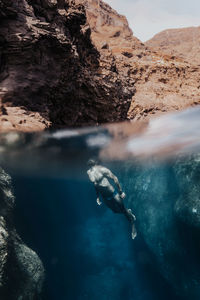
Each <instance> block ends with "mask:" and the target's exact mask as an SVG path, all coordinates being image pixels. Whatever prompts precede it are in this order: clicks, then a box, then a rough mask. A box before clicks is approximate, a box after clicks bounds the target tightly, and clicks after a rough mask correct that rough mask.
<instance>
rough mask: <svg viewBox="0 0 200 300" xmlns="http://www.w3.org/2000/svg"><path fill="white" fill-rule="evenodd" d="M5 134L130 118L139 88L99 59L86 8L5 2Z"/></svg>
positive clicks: (0, 39) (1, 72) (0, 45)
mask: <svg viewBox="0 0 200 300" xmlns="http://www.w3.org/2000/svg"><path fill="white" fill-rule="evenodd" d="M0 14H1V21H0V22H1V24H0V25H1V26H0V57H1V68H0V96H1V124H0V128H1V130H4V131H5V130H9V129H14V130H16V129H18V130H28V131H29V130H42V129H45V128H48V127H54V128H55V127H57V128H58V127H65V126H80V125H91V124H98V123H104V122H112V121H116V120H123V119H125V118H126V115H127V111H128V108H129V105H130V101H131V98H132V95H133V94H134V87H133V86H130V85H129V81H127V80H126V78H124V77H123V74H122V75H121V74H119V73H118V71H117V69H116V64H115V60H114V57H113V56H112V55H111V54H109V56H108V57H105V59H104V60H103V59H100V53H99V51H97V49H96V48H95V47H94V45H93V44H92V42H91V38H90V27H89V26H88V24H87V19H86V14H85V9H84V7H83V5H81V4H77V3H74V2H70V3H68V2H67V1H47V0H43V1H40V0H37V1H31V0H29V1H28V0H27V1H26V0H23V1H14V2H13V1H7V0H6V1H5V0H1V1H0Z"/></svg>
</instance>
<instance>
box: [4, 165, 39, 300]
mask: <svg viewBox="0 0 200 300" xmlns="http://www.w3.org/2000/svg"><path fill="white" fill-rule="evenodd" d="M14 204H15V198H14V195H13V191H12V183H11V177H10V176H9V175H8V174H7V173H6V172H5V171H4V170H3V169H2V168H0V298H1V299H3V300H15V299H21V300H23V299H26V300H27V299H39V295H40V293H41V291H42V284H43V281H44V268H43V265H42V262H41V260H40V259H39V257H38V256H37V254H36V253H35V252H34V251H33V250H31V249H30V248H28V247H27V246H26V245H25V244H24V243H23V241H22V240H21V238H20V236H19V235H18V234H17V232H16V230H15V227H14V223H13V210H14Z"/></svg>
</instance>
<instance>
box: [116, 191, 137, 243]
mask: <svg viewBox="0 0 200 300" xmlns="http://www.w3.org/2000/svg"><path fill="white" fill-rule="evenodd" d="M115 200H116V201H117V203H118V204H119V206H120V211H119V213H122V214H124V215H125V217H126V218H127V219H128V221H129V222H130V223H131V226H132V231H131V237H132V239H134V238H135V237H136V236H137V231H136V227H135V221H136V217H135V215H134V214H133V213H132V210H131V209H130V208H129V209H126V208H125V206H124V203H123V200H122V199H121V198H120V195H119V194H117V195H116V196H115Z"/></svg>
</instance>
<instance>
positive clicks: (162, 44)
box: [145, 27, 200, 66]
mask: <svg viewBox="0 0 200 300" xmlns="http://www.w3.org/2000/svg"><path fill="white" fill-rule="evenodd" d="M199 42H200V27H188V28H181V29H180V28H177V29H167V30H164V31H162V32H160V33H158V34H156V35H155V36H154V37H153V38H152V39H150V40H149V41H147V42H146V43H145V44H146V45H147V46H148V47H151V48H153V49H156V50H158V51H161V52H162V53H165V54H168V55H174V56H177V57H179V58H181V59H182V60H183V61H186V62H189V63H190V64H193V65H195V66H200V49H199Z"/></svg>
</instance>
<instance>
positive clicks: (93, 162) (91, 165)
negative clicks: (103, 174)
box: [87, 158, 98, 168]
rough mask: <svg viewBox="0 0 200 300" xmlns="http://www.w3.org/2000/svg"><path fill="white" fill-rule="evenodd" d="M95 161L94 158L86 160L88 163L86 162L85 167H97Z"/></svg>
mask: <svg viewBox="0 0 200 300" xmlns="http://www.w3.org/2000/svg"><path fill="white" fill-rule="evenodd" d="M97 163H98V162H97V160H96V159H94V158H91V159H89V160H88V162H87V165H88V167H90V168H91V167H93V166H96V165H97Z"/></svg>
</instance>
